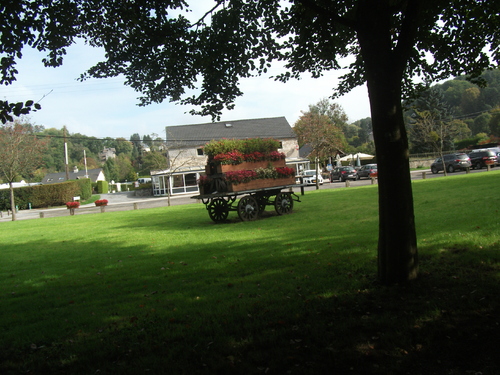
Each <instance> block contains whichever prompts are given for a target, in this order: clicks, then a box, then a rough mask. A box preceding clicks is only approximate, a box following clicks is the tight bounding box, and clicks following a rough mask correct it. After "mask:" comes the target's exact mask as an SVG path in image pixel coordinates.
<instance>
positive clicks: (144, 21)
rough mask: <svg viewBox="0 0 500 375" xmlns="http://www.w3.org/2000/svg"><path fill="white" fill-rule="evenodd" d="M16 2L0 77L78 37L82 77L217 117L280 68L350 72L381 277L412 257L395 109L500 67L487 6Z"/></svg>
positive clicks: (497, 6) (394, 277)
mask: <svg viewBox="0 0 500 375" xmlns="http://www.w3.org/2000/svg"><path fill="white" fill-rule="evenodd" d="M190 3H191V2H190V1H183V0H172V1H168V2H156V1H146V0H135V1H121V0H109V1H98V0H94V1H78V0H73V1H72V0H54V1H42V0H33V1H28V0H21V1H18V2H15V4H10V3H9V5H3V7H4V9H2V12H1V14H2V15H1V17H2V18H0V21H2V22H0V27H1V28H2V44H1V47H0V48H1V49H0V53H1V54H2V56H4V57H3V58H2V80H1V83H11V82H12V79H14V77H15V75H16V74H17V72H16V71H15V61H16V59H18V58H21V57H22V53H21V48H22V46H24V45H29V46H32V47H34V48H38V49H40V50H43V51H47V52H48V55H47V58H46V59H45V61H44V63H45V64H47V65H54V66H55V65H59V64H61V63H62V57H63V55H64V53H65V47H66V46H68V45H70V44H71V43H73V42H74V40H75V38H76V37H81V38H83V39H84V40H86V41H87V42H88V43H90V44H91V45H93V46H98V47H102V48H104V50H105V53H106V55H105V56H106V57H105V60H104V61H101V62H99V63H98V64H96V65H94V66H93V67H90V68H89V70H88V71H87V72H85V73H84V74H83V76H82V79H84V78H85V77H113V76H117V75H123V76H125V78H126V82H127V84H128V85H130V86H131V87H133V88H134V89H135V90H136V91H138V92H140V93H142V96H141V98H140V103H141V104H142V105H147V104H149V103H153V102H162V101H163V100H165V99H168V100H173V101H177V102H180V103H183V104H188V105H190V106H193V107H194V109H193V112H196V113H200V114H204V115H212V116H214V117H217V116H219V115H220V113H221V111H222V109H223V108H229V109H231V108H232V107H233V106H234V102H235V100H236V98H237V97H238V96H240V95H242V94H243V93H242V92H241V90H240V88H239V81H240V80H241V79H242V78H247V77H251V76H253V75H258V74H264V73H266V72H267V70H268V68H269V67H270V66H271V63H272V62H278V63H281V64H283V66H284V70H283V73H282V74H278V75H276V77H275V78H276V79H278V80H281V81H284V82H286V81H288V80H289V79H292V78H298V77H300V75H301V74H303V73H306V72H307V73H309V74H311V75H312V76H313V77H318V78H319V77H321V75H322V73H323V72H324V71H327V70H331V69H338V68H341V67H342V66H343V64H344V61H346V60H345V59H346V57H350V60H348V61H349V62H348V70H347V73H346V74H345V75H344V76H343V77H342V79H341V81H340V84H339V86H338V87H337V88H336V90H335V91H334V93H333V95H342V94H344V93H346V92H348V91H350V90H351V89H352V88H354V87H356V86H359V85H361V84H363V83H365V82H366V83H367V87H368V92H369V98H370V108H371V114H372V125H373V136H374V141H375V146H376V156H377V160H378V164H379V168H378V178H379V207H380V210H379V223H380V225H379V243H378V253H379V257H378V258H379V277H380V279H381V280H382V281H383V282H385V283H395V282H404V281H407V280H411V279H414V278H415V277H416V275H417V270H418V257H417V246H416V234H415V223H414V212H413V199H412V190H411V180H410V174H409V170H408V138H407V134H406V130H405V125H404V121H403V109H402V105H401V101H402V99H403V98H407V97H409V95H410V94H412V93H413V92H414V91H415V89H416V88H418V87H419V86H420V85H419V84H418V83H415V82H419V81H415V80H416V79H417V80H420V81H423V82H424V83H425V82H432V81H435V80H442V79H446V78H448V77H450V76H457V75H460V74H470V75H471V77H472V78H477V77H479V75H480V74H481V73H482V72H483V71H484V70H485V69H488V68H493V67H495V66H496V65H498V62H499V60H500V49H499V36H500V33H499V30H500V16H499V14H500V11H499V10H500V3H499V2H498V1H484V0H454V1H451V2H450V1H444V0H432V1H431V0H379V1H370V0H339V1H323V0H294V1H288V2H287V1H281V0H261V1H254V0H227V1H214V2H213V3H211V4H210V3H208V2H207V3H206V4H205V3H201V4H200V3H196V6H197V7H200V6H206V13H204V12H202V13H201V15H200V16H199V17H196V18H195V19H193V20H191V19H189V18H188V15H189V13H188V11H189V10H190V8H189V4H190Z"/></svg>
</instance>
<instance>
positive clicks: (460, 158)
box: [431, 152, 471, 173]
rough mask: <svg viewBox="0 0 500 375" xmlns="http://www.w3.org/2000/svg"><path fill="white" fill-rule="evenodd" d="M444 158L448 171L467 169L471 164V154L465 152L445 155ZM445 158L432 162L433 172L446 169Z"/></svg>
mask: <svg viewBox="0 0 500 375" xmlns="http://www.w3.org/2000/svg"><path fill="white" fill-rule="evenodd" d="M443 159H444V168H446V171H447V172H448V173H453V172H455V171H456V170H465V169H467V168H470V166H471V160H470V158H469V156H468V155H467V154H464V153H463V152H461V153H456V154H447V155H443ZM443 159H441V158H437V159H436V160H434V162H433V163H432V164H431V171H432V173H438V172H439V171H442V170H443V169H444V168H443Z"/></svg>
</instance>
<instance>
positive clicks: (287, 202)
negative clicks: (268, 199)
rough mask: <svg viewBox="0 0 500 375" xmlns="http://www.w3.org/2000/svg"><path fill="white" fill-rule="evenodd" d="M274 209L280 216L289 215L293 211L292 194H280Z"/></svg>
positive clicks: (275, 201)
mask: <svg viewBox="0 0 500 375" xmlns="http://www.w3.org/2000/svg"><path fill="white" fill-rule="evenodd" d="M274 208H275V210H276V212H277V213H278V215H283V214H289V213H291V212H292V209H293V199H292V195H291V194H290V193H279V194H278V195H277V196H276V199H275V200H274Z"/></svg>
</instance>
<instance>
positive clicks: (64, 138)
mask: <svg viewBox="0 0 500 375" xmlns="http://www.w3.org/2000/svg"><path fill="white" fill-rule="evenodd" d="M10 128H18V129H24V132H26V133H27V134H29V135H28V136H29V137H30V138H31V139H33V138H34V137H36V138H37V139H40V140H43V141H44V144H45V148H44V152H43V154H42V155H41V160H40V163H38V164H37V166H36V168H32V169H30V170H27V169H25V170H23V171H22V172H21V173H18V174H17V175H16V176H14V178H15V181H19V180H21V179H24V180H26V181H29V182H39V181H41V180H42V178H43V176H45V174H47V173H52V172H64V171H65V168H66V161H65V148H64V144H65V143H66V146H67V151H68V166H69V167H70V170H71V169H72V168H73V167H77V168H78V169H80V170H82V169H84V168H85V163H86V165H87V168H88V169H94V168H103V169H104V173H105V175H106V179H107V180H108V181H112V180H114V181H125V180H128V181H133V180H136V179H137V176H138V175H139V176H141V175H149V171H150V170H154V169H165V168H167V158H166V156H165V148H164V141H163V140H162V139H161V138H159V137H158V136H157V135H155V134H153V135H144V136H143V137H141V136H140V135H139V134H137V133H136V134H133V135H132V136H131V137H130V139H129V140H127V139H125V138H110V137H107V138H96V137H89V136H86V135H84V134H80V133H68V132H67V130H66V129H65V128H63V129H55V128H47V129H45V128H44V127H43V126H34V125H31V124H30V123H29V121H28V120H27V119H26V118H20V119H18V120H16V121H15V122H7V123H6V124H4V125H3V126H2V129H10ZM105 148H113V149H114V150H115V154H116V157H115V158H108V159H107V160H106V161H104V160H102V159H101V157H100V153H101V152H102V151H103V150H104V149H105ZM5 150H6V149H3V148H2V149H0V153H1V155H3V156H4V154H5ZM84 156H85V158H84ZM0 179H2V178H1V177H0ZM3 180H5V182H8V181H7V180H6V178H5V176H4V177H3Z"/></svg>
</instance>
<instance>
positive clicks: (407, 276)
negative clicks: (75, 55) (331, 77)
mask: <svg viewBox="0 0 500 375" xmlns="http://www.w3.org/2000/svg"><path fill="white" fill-rule="evenodd" d="M362 3H363V5H364V6H363V7H361V6H360V8H358V12H359V13H358V16H360V18H359V19H358V21H359V20H360V23H359V24H358V30H357V33H358V34H357V35H358V41H359V43H360V47H361V53H362V55H363V60H364V62H365V74H366V80H367V86H368V94H369V98H370V109H371V115H372V124H373V137H374V141H375V148H376V155H377V163H378V188H379V240H378V277H379V280H380V281H381V282H382V283H384V284H395V283H405V282H408V281H410V280H413V279H415V278H416V277H417V273H418V257H417V238H416V232H415V218H414V211H413V193H412V186H411V177H410V168H409V149H408V138H407V134H406V129H405V126H404V119H403V110H402V105H401V100H402V91H401V86H402V82H403V74H404V70H405V67H406V61H407V60H406V59H407V58H408V57H405V55H404V49H400V50H396V47H395V46H394V41H393V40H392V36H391V23H390V17H389V14H390V12H388V11H387V9H386V8H384V7H386V6H387V5H386V4H385V2H381V3H373V2H370V1H367V2H366V1H365V2H362ZM377 5H378V6H377ZM399 47H401V46H399Z"/></svg>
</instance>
